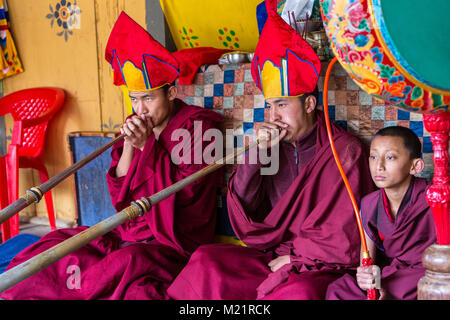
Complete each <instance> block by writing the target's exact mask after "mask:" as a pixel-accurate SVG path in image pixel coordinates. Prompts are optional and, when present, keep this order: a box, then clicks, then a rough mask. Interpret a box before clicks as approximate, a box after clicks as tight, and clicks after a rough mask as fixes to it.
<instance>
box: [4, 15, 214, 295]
mask: <svg viewBox="0 0 450 320" xmlns="http://www.w3.org/2000/svg"><path fill="white" fill-rule="evenodd" d="M106 59H107V61H108V62H109V63H111V66H112V68H113V71H114V83H115V84H116V85H126V86H127V88H128V90H129V92H130V98H131V101H132V104H133V107H134V111H135V113H134V114H133V115H131V116H130V117H128V119H127V121H126V123H125V124H124V125H123V127H122V129H121V130H122V132H124V133H126V135H127V136H126V138H125V139H124V141H122V142H121V143H117V145H115V146H114V147H113V149H112V161H111V168H110V169H109V171H108V173H107V182H108V186H109V189H110V193H111V198H112V202H113V204H114V206H115V208H116V209H117V210H122V209H123V208H125V207H127V206H129V205H130V202H131V201H133V200H138V199H140V198H142V197H148V196H150V195H152V194H154V193H156V192H158V191H161V190H162V189H164V188H166V187H168V186H170V185H172V184H173V183H175V182H176V181H178V180H181V179H183V178H184V177H186V176H188V175H190V174H192V173H194V172H196V171H198V170H199V169H201V168H202V167H204V166H205V163H204V162H202V161H200V162H199V161H197V163H195V162H194V161H189V160H191V159H189V158H186V157H183V158H181V159H180V158H177V157H176V156H178V153H176V152H174V157H172V151H173V150H174V148H175V147H176V145H177V144H178V143H188V144H190V145H192V146H194V147H193V148H192V149H191V150H194V148H195V147H198V146H200V148H202V149H203V147H204V146H203V144H202V143H201V142H200V143H199V144H198V143H194V137H195V136H196V135H197V136H198V135H199V134H202V133H203V132H204V131H205V130H207V129H208V128H214V127H216V125H217V123H218V122H219V121H220V120H221V119H222V116H220V115H219V114H217V113H215V112H213V111H209V110H206V109H203V108H200V107H196V106H188V105H186V104H185V103H183V102H182V101H180V100H178V99H176V98H175V96H176V92H177V88H176V87H175V86H173V85H171V83H173V82H174V81H175V79H176V78H177V77H178V74H179V71H178V70H179V66H178V61H177V60H176V59H175V58H174V57H173V56H172V55H171V54H170V53H169V52H168V51H167V50H166V49H165V48H164V47H162V46H161V45H160V44H159V43H158V42H157V41H155V40H154V39H153V38H152V37H151V35H150V34H149V33H147V32H146V31H145V30H144V29H143V28H141V27H140V26H139V25H138V24H137V23H136V22H134V21H133V20H132V19H131V18H130V17H128V16H127V15H126V14H125V13H121V15H120V16H119V18H118V20H117V22H116V24H115V26H114V28H113V30H112V32H111V35H110V38H109V41H108V44H107V47H106ZM194 128H200V129H197V131H198V132H197V131H196V132H194V131H195V130H194ZM176 129H184V130H185V132H188V133H190V135H191V139H190V140H188V141H181V142H179V141H178V140H177V139H175V140H174V138H173V137H172V134H173V133H174V132H175V130H176ZM186 159H187V160H186ZM181 160H183V161H181ZM180 161H181V162H180ZM174 162H176V163H178V164H175V163H174ZM220 184H221V173H220V172H215V173H212V174H210V175H209V176H208V177H206V178H204V179H202V180H199V181H197V182H195V183H193V184H192V185H190V186H188V187H186V188H184V189H183V190H181V191H180V192H178V193H176V194H175V195H172V196H170V197H168V198H167V199H165V200H163V201H161V202H160V203H159V204H157V205H156V206H154V207H152V208H151V210H150V211H149V212H147V213H145V214H144V215H143V216H142V217H139V218H136V219H134V220H132V221H129V222H126V223H125V224H123V225H121V226H119V227H117V228H116V229H114V230H112V231H111V232H109V233H107V234H105V235H104V236H102V237H100V238H98V239H96V240H94V241H92V242H91V243H89V244H88V245H86V246H84V247H82V248H81V249H78V250H77V251H75V252H73V253H71V254H69V255H68V256H66V257H64V258H62V259H61V260H59V261H57V262H56V263H54V264H52V265H50V266H49V267H47V268H46V269H44V270H42V271H40V272H38V273H37V274H35V275H34V276H32V277H30V278H28V279H26V280H24V281H23V282H21V283H19V284H17V285H16V286H14V287H12V288H10V289H9V290H7V291H5V292H4V293H3V294H2V295H1V297H2V298H4V299H166V298H167V293H166V288H167V287H168V286H169V284H170V283H171V281H172V280H173V278H174V277H175V276H176V274H177V273H178V272H179V271H180V270H181V268H182V267H183V266H184V265H185V263H187V261H188V258H189V255H190V253H191V252H192V251H193V250H194V249H195V248H196V247H197V246H198V245H200V244H204V243H209V242H211V241H212V240H213V234H214V230H215V216H216V212H217V210H216V192H217V188H216V187H218V186H219V185H220ZM85 229H86V227H78V228H75V229H63V230H58V231H55V232H51V233H49V234H47V235H46V236H44V237H43V238H42V239H41V240H40V241H39V242H37V243H36V244H34V245H32V246H30V247H28V248H27V249H25V250H24V251H22V252H21V253H19V254H18V255H17V256H16V257H15V258H14V260H13V261H12V262H11V264H10V265H9V268H11V267H13V266H15V265H17V264H20V263H22V262H24V261H25V260H28V259H29V258H31V257H33V256H35V255H36V254H38V253H40V252H42V251H44V250H46V249H48V248H50V247H53V246H54V245H56V244H58V243H60V242H61V241H63V240H65V239H67V238H69V237H71V236H73V235H75V234H77V233H79V232H81V231H82V230H85Z"/></svg>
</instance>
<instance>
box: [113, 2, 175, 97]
mask: <svg viewBox="0 0 450 320" xmlns="http://www.w3.org/2000/svg"><path fill="white" fill-rule="evenodd" d="M105 59H106V60H107V61H108V62H109V63H110V64H111V67H112V68H113V74H114V84H115V85H116V86H121V85H126V86H127V88H128V90H129V91H147V90H153V89H157V88H160V87H162V86H163V85H165V84H168V83H172V82H174V81H175V80H176V79H177V77H178V75H179V74H180V71H179V69H180V68H179V64H178V61H177V60H176V59H175V58H174V57H173V56H172V54H171V53H170V52H169V51H168V50H167V49H166V48H164V47H163V46H162V45H161V44H160V43H159V42H158V41H156V40H155V39H153V37H152V36H151V35H150V34H149V33H148V32H147V31H146V30H145V29H144V28H142V27H141V26H140V25H139V24H137V23H136V22H135V21H134V20H133V19H131V18H130V17H129V16H128V15H127V14H126V13H125V12H123V11H122V13H121V14H120V16H119V18H118V19H117V21H116V23H115V24H114V27H113V29H112V31H111V34H110V36H109V40H108V43H107V45H106V50H105Z"/></svg>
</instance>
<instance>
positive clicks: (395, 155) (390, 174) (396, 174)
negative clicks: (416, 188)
mask: <svg viewBox="0 0 450 320" xmlns="http://www.w3.org/2000/svg"><path fill="white" fill-rule="evenodd" d="M415 160H421V159H410V153H409V151H408V150H407V149H406V148H405V146H404V143H403V138H401V137H390V136H377V137H375V138H374V139H373V140H372V143H371V145H370V156H369V166H370V173H371V175H372V180H373V181H374V183H375V185H376V186H377V187H378V188H384V189H398V190H400V189H401V188H402V187H406V188H407V187H408V186H409V183H410V180H411V175H412V174H416V171H415Z"/></svg>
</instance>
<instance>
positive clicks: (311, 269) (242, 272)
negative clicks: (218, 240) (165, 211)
mask: <svg viewBox="0 0 450 320" xmlns="http://www.w3.org/2000/svg"><path fill="white" fill-rule="evenodd" d="M332 128H333V135H334V141H335V145H336V148H337V150H338V153H339V156H340V160H341V163H342V166H343V168H344V170H345V172H346V174H347V177H348V179H349V183H350V185H351V187H352V189H353V192H354V195H355V198H356V201H358V202H359V201H360V199H361V197H362V196H363V195H365V194H367V193H369V192H371V191H372V190H373V184H372V180H371V178H370V173H369V168H368V161H367V157H368V153H367V149H366V147H365V146H364V145H363V144H362V143H361V141H359V139H357V138H356V137H355V136H353V135H350V134H349V133H347V132H346V131H345V130H343V129H342V128H340V127H338V126H335V125H332ZM280 148H281V147H280ZM281 153H282V152H281V151H280V154H281ZM282 159H283V157H281V158H280V161H281V160H282ZM285 165H288V164H287V163H283V162H281V163H280V168H281V167H282V166H285ZM235 175H236V171H235V172H234V173H233V174H232V176H231V177H230V180H229V184H228V188H229V192H228V212H229V216H230V220H231V224H232V227H233V229H234V231H235V233H236V235H237V236H238V238H239V239H241V240H242V241H243V242H244V243H245V244H246V245H248V247H238V246H233V245H225V244H220V245H219V244H211V245H204V246H200V247H199V248H198V249H197V250H196V251H195V252H194V253H193V254H192V256H191V258H190V260H189V263H188V264H187V265H186V267H185V268H184V269H183V270H182V271H181V273H180V274H179V275H178V276H177V278H176V279H175V280H174V282H173V283H172V285H171V286H170V287H169V290H168V293H169V296H170V297H172V298H174V299H256V298H259V299H263V298H268V299H322V298H324V296H325V291H326V287H327V285H328V283H329V282H331V281H333V280H335V279H336V278H337V277H338V276H340V275H341V274H342V273H341V272H343V270H345V269H346V268H352V267H355V266H356V265H357V264H358V263H359V252H360V246H361V241H360V239H359V234H358V229H357V224H356V220H355V216H354V212H353V209H352V205H351V201H350V197H349V195H348V193H347V190H346V188H345V186H344V183H343V181H342V178H341V176H340V174H339V171H338V169H337V166H336V163H335V161H334V158H333V155H332V152H331V148H330V145H329V141H328V136H327V133H326V127H325V119H324V115H323V113H322V112H317V129H316V143H315V152H314V155H313V156H312V157H311V159H310V160H309V161H308V163H307V164H306V165H305V166H304V167H303V168H302V169H301V171H300V172H299V174H298V176H297V177H296V178H295V179H294V180H293V182H292V184H291V185H290V186H289V187H288V188H287V190H285V191H283V192H282V193H280V192H278V191H279V190H276V189H277V187H278V186H277V185H276V184H271V183H267V185H266V186H265V188H266V192H267V194H266V196H265V198H266V199H268V198H270V194H271V193H273V194H282V196H281V198H280V199H279V201H278V202H277V203H276V204H275V205H274V206H273V208H272V209H271V210H269V211H270V212H267V214H266V216H265V217H260V218H254V217H251V216H250V215H249V213H248V211H247V210H245V209H244V207H243V204H242V202H241V198H240V197H239V195H238V194H237V193H236V191H235V185H234V181H235V179H236V177H235ZM266 178H267V179H271V177H270V176H266ZM273 179H275V178H273ZM268 186H269V187H268ZM259 187H261V186H259ZM236 188H237V186H236ZM254 188H258V187H254ZM249 192H251V193H252V194H254V193H256V190H249ZM243 196H245V195H243ZM255 207H258V206H255ZM249 211H250V210H249ZM256 215H260V212H259V213H256ZM263 250H267V251H266V252H265V253H264V252H263ZM287 254H289V255H290V256H291V263H290V264H287V265H285V266H283V267H281V268H280V269H279V270H277V271H276V272H271V271H270V269H269V267H268V266H267V264H268V262H269V261H270V260H271V259H273V258H275V257H276V256H280V255H287Z"/></svg>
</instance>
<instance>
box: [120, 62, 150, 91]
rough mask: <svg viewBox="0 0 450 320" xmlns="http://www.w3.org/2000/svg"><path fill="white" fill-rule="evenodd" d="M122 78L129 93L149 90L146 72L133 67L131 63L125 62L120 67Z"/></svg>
mask: <svg viewBox="0 0 450 320" xmlns="http://www.w3.org/2000/svg"><path fill="white" fill-rule="evenodd" d="M122 76H123V79H124V81H125V83H126V86H127V88H128V90H129V91H147V90H150V88H149V86H148V81H147V78H146V72H144V71H142V70H141V69H139V68H137V67H135V66H134V64H133V63H132V62H131V61H125V63H124V64H123V67H122Z"/></svg>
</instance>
